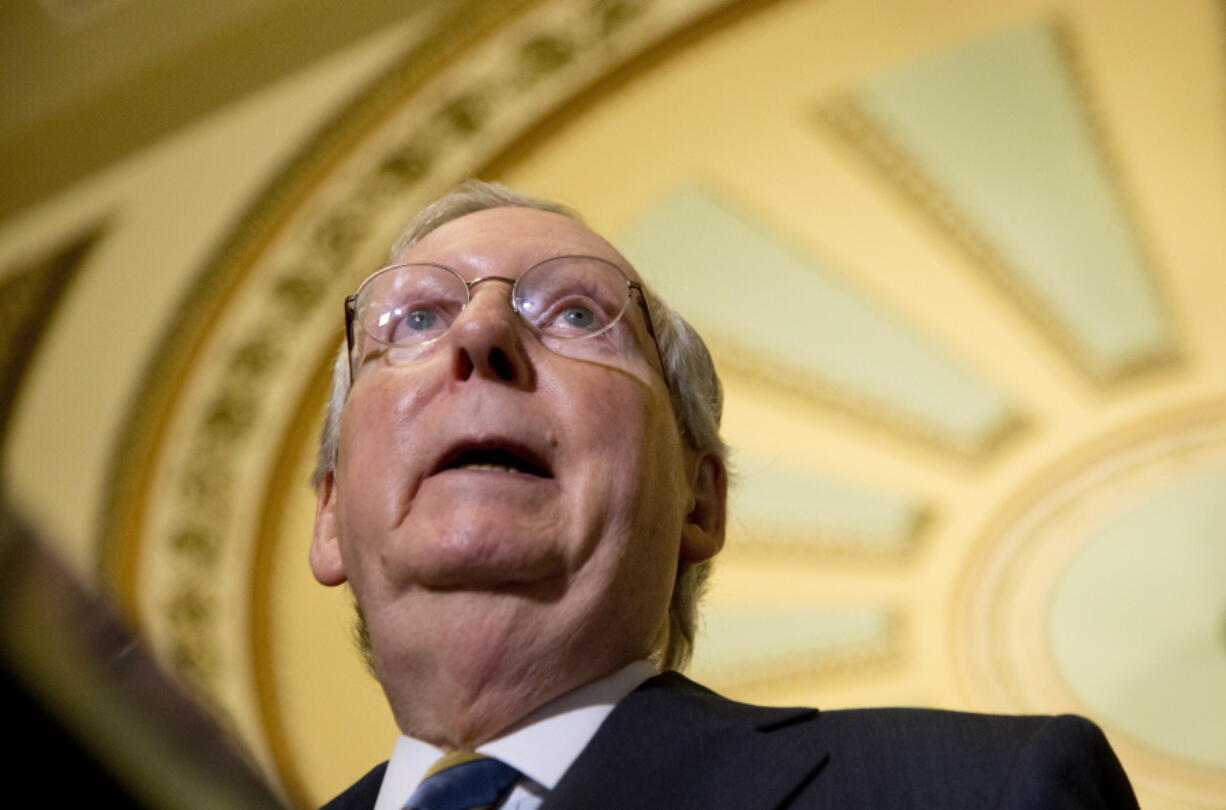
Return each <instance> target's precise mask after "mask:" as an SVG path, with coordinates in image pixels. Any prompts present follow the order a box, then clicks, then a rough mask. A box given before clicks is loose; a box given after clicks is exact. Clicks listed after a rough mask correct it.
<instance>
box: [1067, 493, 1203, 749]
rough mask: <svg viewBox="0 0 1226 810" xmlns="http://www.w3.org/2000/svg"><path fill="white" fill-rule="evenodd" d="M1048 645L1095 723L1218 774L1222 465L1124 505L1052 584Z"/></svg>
mask: <svg viewBox="0 0 1226 810" xmlns="http://www.w3.org/2000/svg"><path fill="white" fill-rule="evenodd" d="M1050 621H1051V627H1050V632H1051V640H1052V649H1053V652H1054V653H1055V657H1056V660H1057V662H1058V664H1059V666H1060V669H1061V671H1062V672H1063V674H1064V676H1065V678H1066V679H1067V681H1068V682H1069V684H1070V685H1071V686H1072V687H1073V689H1074V690H1075V691H1076V692H1077V694H1078V695H1079V696H1080V697H1081V699H1082V700H1084V701H1085V702H1086V704H1087V705H1088V706H1090V707H1092V708H1093V710H1094V712H1095V714H1096V715H1097V716H1101V717H1103V718H1105V719H1108V720H1109V721H1110V723H1111V724H1112V725H1113V726H1115V727H1117V728H1119V729H1121V730H1122V731H1125V732H1127V733H1128V734H1130V735H1132V736H1134V737H1135V738H1137V739H1139V740H1143V741H1145V742H1146V743H1147V744H1148V745H1151V746H1154V747H1156V748H1159V749H1162V750H1165V751H1167V752H1168V753H1171V754H1174V755H1175V756H1179V757H1186V758H1188V759H1191V760H1194V761H1198V762H1206V763H1208V764H1209V765H1213V766H1216V767H1218V768H1226V733H1224V730H1226V469H1216V470H1212V471H1200V472H1197V473H1186V474H1184V475H1183V476H1182V477H1181V478H1176V479H1175V480H1174V481H1171V482H1167V483H1166V484H1164V485H1163V487H1162V488H1161V489H1160V490H1158V491H1155V492H1153V493H1151V494H1149V496H1148V497H1145V496H1142V497H1140V498H1138V499H1137V500H1135V501H1132V502H1131V504H1130V506H1129V508H1128V509H1127V510H1125V511H1123V512H1122V513H1120V514H1118V515H1116V516H1114V517H1113V519H1112V520H1111V521H1109V522H1108V523H1106V524H1105V525H1103V526H1102V527H1101V528H1100V529H1099V530H1098V531H1097V532H1096V533H1095V534H1094V536H1093V538H1092V539H1091V540H1090V542H1089V543H1088V544H1087V545H1086V547H1085V548H1084V549H1083V550H1082V551H1081V552H1080V554H1079V555H1078V556H1077V557H1076V558H1075V559H1074V561H1073V563H1072V565H1070V566H1069V568H1068V570H1067V571H1066V572H1065V575H1064V578H1063V579H1062V580H1061V582H1060V584H1059V586H1058V588H1057V590H1056V593H1055V599H1054V601H1053V603H1052V608H1051V615H1050Z"/></svg>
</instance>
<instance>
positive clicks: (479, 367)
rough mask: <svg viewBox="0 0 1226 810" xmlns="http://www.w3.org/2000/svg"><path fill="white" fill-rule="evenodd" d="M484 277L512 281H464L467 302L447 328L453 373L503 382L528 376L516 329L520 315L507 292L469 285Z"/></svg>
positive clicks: (518, 333)
mask: <svg viewBox="0 0 1226 810" xmlns="http://www.w3.org/2000/svg"><path fill="white" fill-rule="evenodd" d="M485 281H504V282H507V283H508V284H510V285H512V286H513V285H514V283H515V282H514V279H507V278H502V277H487V278H479V279H476V280H475V281H471V282H468V288H469V300H468V303H467V305H466V306H465V307H464V311H463V312H461V313H460V315H459V317H458V318H456V320H455V322H454V323H452V324H451V329H450V331H449V335H450V338H451V342H452V345H453V347H454V351H455V372H456V375H457V376H458V377H459V378H461V379H467V378H468V377H470V376H472V375H473V374H477V375H481V376H487V377H490V378H492V379H498V380H502V381H504V382H516V381H519V380H521V379H528V378H529V376H530V373H531V367H530V364H529V362H528V357H527V354H526V352H525V351H524V346H523V341H522V339H521V335H520V332H519V330H520V327H521V324H520V322H519V321H520V318H519V316H518V314H517V313H516V312H515V310H514V303H513V302H512V301H511V300H509V299H510V298H511V293H510V291H508V292H507V293H506V294H505V295H504V296H499V295H495V294H494V291H490V292H489V293H482V292H481V291H480V290H474V289H473V288H474V287H476V286H477V285H478V284H480V283H482V282H485Z"/></svg>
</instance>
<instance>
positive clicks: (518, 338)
mask: <svg viewBox="0 0 1226 810" xmlns="http://www.w3.org/2000/svg"><path fill="white" fill-rule="evenodd" d="M392 258H393V261H395V262H396V264H394V265H393V266H391V267H389V268H386V269H384V270H380V271H379V272H377V273H375V274H374V275H372V276H370V277H369V278H367V279H366V281H364V282H363V283H362V285H361V286H360V287H359V288H358V291H357V292H356V293H355V294H354V295H353V296H351V297H350V298H349V299H348V301H347V302H346V313H347V316H348V323H347V328H348V341H347V347H346V350H345V352H344V353H343V355H342V356H341V357H340V358H339V359H338V362H337V365H336V369H335V373H334V379H333V393H332V398H331V402H330V404H329V414H328V418H327V422H326V425H325V428H324V434H323V441H322V444H321V448H320V458H319V465H318V468H317V470H316V475H315V486H316V492H317V496H318V497H317V502H318V506H317V512H316V522H315V534H314V539H313V541H312V545H311V553H310V561H311V568H312V570H313V572H314V574H315V576H316V578H317V579H318V580H319V581H320V582H322V583H324V584H326V585H339V584H341V583H343V582H346V581H347V582H349V583H350V585H351V587H352V588H353V592H354V594H355V597H356V599H357V604H358V610H359V615H360V621H361V623H362V627H363V635H364V637H365V638H367V639H368V640H369V649H368V650H367V654H368V655H369V659H370V662H371V665H372V669H373V671H374V673H375V675H376V677H377V678H378V679H379V682H380V683H381V684H382V686H383V689H384V691H385V693H386V695H387V699H388V702H389V704H390V705H391V709H392V713H393V714H394V716H395V718H396V722H397V724H398V725H399V727H400V729H401V731H402V732H403V735H402V736H401V737H400V738H399V740H398V741H397V742H396V744H395V748H394V750H393V752H392V756H391V759H390V761H389V762H388V763H385V764H384V765H380V766H378V767H377V768H375V769H374V770H373V771H371V772H370V773H369V774H367V775H366V776H365V777H363V778H362V779H361V780H360V781H358V782H357V783H356V784H355V785H353V786H352V787H350V788H349V789H348V790H347V791H345V792H344V793H342V794H341V795H340V796H338V797H337V798H336V799H334V800H333V801H332V802H331V803H329V804H328V805H327V807H328V808H371V807H374V808H376V810H399V808H421V810H459V809H460V808H473V807H499V808H515V810H533V809H534V808H543V810H562V808H593V809H599V808H609V809H610V810H611V809H612V808H619V809H620V810H626V809H628V808H700V807H701V808H738V809H742V808H782V807H790V808H818V807H826V808H858V807H863V808H877V809H878V810H879V809H880V808H892V807H915V808H920V807H924V808H959V807H966V808H986V807H993V808H995V807H1000V808H1023V807H1027V808H1030V807H1033V808H1040V807H1041V808H1050V807H1085V808H1106V807H1112V808H1114V807H1135V800H1134V799H1133V798H1132V792H1131V789H1130V788H1129V786H1128V782H1127V779H1126V778H1125V777H1124V775H1123V773H1122V771H1121V770H1120V768H1119V764H1118V763H1117V761H1116V760H1115V757H1114V755H1113V754H1112V752H1111V750H1110V748H1109V747H1108V746H1107V744H1106V742H1105V740H1104V739H1103V737H1102V735H1101V733H1100V732H1098V730H1097V729H1096V728H1095V727H1094V726H1093V725H1091V724H1090V723H1088V722H1086V721H1084V720H1081V719H1079V718H1071V717H1066V718H1055V719H1053V718H1000V717H988V716H977V715H961V714H955V713H948V712H933V711H919V710H894V711H851V712H829V713H822V714H819V713H818V712H817V711H815V710H813V709H774V708H762V707H754V706H747V705H743V704H738V703H734V702H731V701H728V700H725V699H723V698H721V697H719V696H717V695H715V694H714V693H712V692H710V691H708V690H706V689H704V688H702V687H701V686H698V685H696V684H694V683H692V682H690V681H688V680H686V679H685V678H683V677H682V676H680V675H678V674H676V673H675V672H673V671H671V670H674V669H676V668H679V667H680V666H682V665H684V663H685V662H686V660H687V659H688V657H689V652H690V647H691V645H692V642H693V638H694V624H695V603H696V601H697V598H698V595H699V593H700V592H701V590H702V583H703V580H704V578H705V576H706V573H707V571H708V568H709V565H710V561H711V559H712V558H713V557H714V556H715V554H716V553H717V552H719V550H720V548H721V546H722V545H723V541H724V519H725V515H724V511H725V502H726V482H727V476H726V472H725V461H724V455H725V449H724V445H723V443H722V441H721V440H720V438H719V434H718V426H719V419H720V409H721V393H720V385H719V380H718V378H717V377H716V375H715V370H714V368H713V366H712V364H711V360H710V356H709V355H708V353H707V350H706V348H705V346H704V345H703V343H702V341H701V339H700V338H699V337H698V336H697V334H696V333H695V332H694V331H693V330H692V329H691V328H690V327H689V325H688V324H686V323H685V322H684V321H683V320H682V319H681V318H680V317H679V316H678V315H677V314H676V313H674V312H673V311H672V310H671V309H669V308H668V307H667V306H666V305H664V304H663V303H662V302H661V301H660V300H659V299H657V298H655V297H653V296H652V295H651V294H650V293H649V292H648V291H647V290H646V289H645V288H644V287H643V285H642V283H641V281H640V280H639V278H638V275H637V273H635V271H634V269H633V268H632V267H631V266H630V265H629V264H628V263H627V262H626V260H625V259H624V258H622V256H621V255H620V254H619V253H618V252H617V251H616V250H615V249H614V248H613V247H612V246H611V245H610V244H609V243H608V242H606V241H605V240H604V239H602V238H601V237H600V236H598V235H597V234H595V233H593V232H592V231H591V230H589V229H588V228H587V227H585V226H584V225H583V224H582V222H581V221H580V220H579V218H578V217H577V216H576V215H575V214H574V213H573V212H571V211H569V210H567V209H565V208H563V207H562V206H559V205H556V204H553V203H548V202H544V201H540V200H536V199H533V198H530V197H527V196H524V195H522V194H519V193H517V192H514V191H512V190H510V189H508V188H505V187H503V186H499V185H496V184H487V183H479V182H470V183H468V184H465V185H464V186H462V187H461V188H460V189H458V190H456V191H454V192H452V193H451V194H448V195H447V196H445V197H443V198H442V199H440V200H438V201H436V202H435V203H434V204H432V205H431V206H429V207H428V208H426V209H425V210H424V211H422V213H421V214H419V215H418V217H417V218H416V219H415V220H414V221H413V223H412V224H411V225H410V226H409V228H408V230H407V232H406V233H405V235H404V236H403V237H402V238H401V240H400V241H399V242H398V243H397V245H396V246H395V247H394V248H393V250H392ZM658 670H661V671H663V674H658Z"/></svg>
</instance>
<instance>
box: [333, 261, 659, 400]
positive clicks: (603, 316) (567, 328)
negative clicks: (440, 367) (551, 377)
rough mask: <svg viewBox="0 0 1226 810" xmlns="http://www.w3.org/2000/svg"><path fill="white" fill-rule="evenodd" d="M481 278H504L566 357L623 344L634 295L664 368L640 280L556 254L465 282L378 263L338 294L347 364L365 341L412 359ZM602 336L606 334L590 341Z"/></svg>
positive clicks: (528, 316)
mask: <svg viewBox="0 0 1226 810" xmlns="http://www.w3.org/2000/svg"><path fill="white" fill-rule="evenodd" d="M487 281H500V282H504V283H506V284H510V285H511V307H512V309H514V310H515V312H516V313H517V314H518V315H519V316H520V318H522V319H523V321H524V322H525V323H526V324H527V325H528V327H529V328H530V329H531V330H532V331H533V332H535V333H536V334H537V335H538V336H540V338H541V340H542V342H543V343H544V344H545V345H546V346H548V347H549V348H550V349H552V350H554V351H556V352H558V353H559V354H563V355H568V356H579V357H583V356H598V355H599V354H601V353H605V354H607V353H609V352H611V351H613V352H615V351H617V350H618V347H619V346H620V347H621V350H622V351H626V350H628V349H629V346H628V345H626V344H625V341H624V340H622V341H620V342H619V341H618V340H617V339H616V338H617V336H616V335H614V334H612V333H613V330H614V327H615V326H616V325H617V324H618V322H619V321H621V319H622V316H623V315H624V314H625V312H626V310H627V309H628V308H629V306H630V299H631V298H635V297H637V299H638V302H639V306H640V307H641V308H642V310H643V318H644V320H645V322H646V326H647V332H648V334H649V335H650V336H651V340H652V342H653V343H654V344H656V353H657V357H658V358H659V360H660V371H661V374H665V372H664V358H663V355H661V354H660V346H659V342H658V341H657V340H656V334H655V329H654V327H653V326H652V323H651V312H650V310H649V309H648V306H647V297H646V295H645V294H644V293H643V288H642V285H640V284H639V283H638V282H636V281H631V280H630V279H629V278H627V277H626V274H625V273H624V272H623V271H622V269H621V268H620V267H618V266H617V265H615V264H613V263H612V262H610V261H607V260H605V259H601V258H598V257H595V256H555V257H553V258H550V259H546V260H545V261H542V262H539V263H538V264H535V265H533V266H532V267H530V268H528V269H527V270H525V271H524V272H523V273H522V274H520V276H519V278H517V279H512V278H507V277H505V276H483V277H481V278H477V279H474V280H472V281H466V280H465V279H464V278H463V277H462V276H460V274H459V273H457V272H456V271H455V270H452V269H451V268H450V267H446V266H444V265H441V264H431V263H412V264H397V265H392V266H391V267H385V268H383V269H382V270H379V271H377V272H375V273H374V274H372V275H371V276H370V277H368V278H367V279H366V280H365V281H363V282H362V284H361V286H359V287H358V289H357V292H355V293H354V294H353V295H350V296H349V297H347V298H346V299H345V334H346V338H347V340H348V346H349V357H350V363H351V365H352V364H355V363H357V362H358V361H359V360H360V358H364V357H366V356H367V355H368V354H369V350H368V349H367V348H366V343H367V341H373V342H374V344H375V348H376V349H380V350H382V351H386V352H387V353H388V355H389V358H390V359H391V360H393V362H398V363H400V362H412V361H413V360H415V359H417V358H418V357H421V356H422V355H424V354H426V353H427V352H428V351H429V350H430V348H431V347H432V346H433V345H435V344H436V343H437V342H438V341H439V340H441V339H442V338H444V337H445V336H446V335H447V333H448V331H449V330H450V329H451V325H452V324H453V323H454V322H455V320H456V318H458V317H459V315H460V313H461V312H463V311H464V308H465V307H466V306H467V305H468V302H469V301H470V300H471V299H472V288H473V287H475V286H476V285H478V284H481V283H484V282H487ZM601 336H604V337H605V340H603V341H595V340H589V339H590V338H597V337H601ZM631 342H632V341H631ZM355 348H357V349H358V351H356V352H355ZM665 382H666V383H667V376H666V377H665Z"/></svg>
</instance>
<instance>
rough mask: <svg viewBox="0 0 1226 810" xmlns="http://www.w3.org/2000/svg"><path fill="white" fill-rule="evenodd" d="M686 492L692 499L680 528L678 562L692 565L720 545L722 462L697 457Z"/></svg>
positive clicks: (711, 554)
mask: <svg viewBox="0 0 1226 810" xmlns="http://www.w3.org/2000/svg"><path fill="white" fill-rule="evenodd" d="M690 492H691V494H692V496H693V499H694V500H693V505H692V506H691V508H690V511H689V514H687V515H686V517H685V525H684V527H682V530H681V561H682V562H684V563H691V564H692V563H700V562H703V561H704V560H709V559H711V558H712V557H714V556H715V555H716V554H718V553H719V550H720V549H721V548H723V547H724V516H725V513H726V506H727V500H728V474H727V471H726V470H725V469H724V463H723V461H721V460H720V459H719V458H717V457H715V456H713V455H710V454H706V455H702V456H700V457H699V458H698V459H697V463H696V465H695V469H694V476H693V482H692V483H691V485H690Z"/></svg>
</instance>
